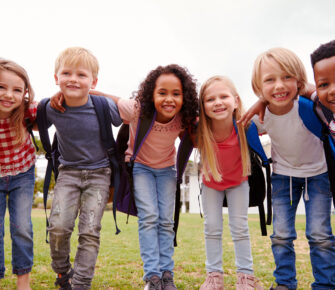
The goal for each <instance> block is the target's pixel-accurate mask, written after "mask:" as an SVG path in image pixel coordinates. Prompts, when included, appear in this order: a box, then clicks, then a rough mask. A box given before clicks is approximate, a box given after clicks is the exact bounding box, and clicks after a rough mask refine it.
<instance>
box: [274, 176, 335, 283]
mask: <svg viewBox="0 0 335 290" xmlns="http://www.w3.org/2000/svg"><path fill="white" fill-rule="evenodd" d="M291 178H292V185H291V186H292V201H290V177H289V176H284V175H279V174H273V175H272V205H273V235H271V241H272V252H273V256H274V259H275V263H276V269H275V271H274V273H273V274H274V276H275V278H276V282H277V283H278V284H282V285H286V286H287V287H288V288H289V289H296V288H297V280H296V268H295V252H294V246H293V241H294V240H295V239H296V238H297V233H296V230H295V216H296V210H297V206H298V203H299V200H300V197H301V194H302V193H303V192H305V186H306V184H307V192H308V198H307V199H306V196H305V194H304V202H305V209H306V237H307V239H308V243H309V247H310V258H311V263H312V269H313V275H314V279H315V281H314V283H313V284H312V289H335V238H334V236H333V234H332V229H331V202H332V195H331V193H330V189H329V180H328V174H327V173H323V174H320V175H317V176H313V177H308V178H298V177H291ZM291 202H292V204H291Z"/></svg>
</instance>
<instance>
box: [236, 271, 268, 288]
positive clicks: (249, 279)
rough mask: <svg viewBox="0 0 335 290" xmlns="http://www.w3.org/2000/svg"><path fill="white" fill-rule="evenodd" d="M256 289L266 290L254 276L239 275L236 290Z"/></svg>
mask: <svg viewBox="0 0 335 290" xmlns="http://www.w3.org/2000/svg"><path fill="white" fill-rule="evenodd" d="M255 288H256V289H258V290H263V289H264V288H263V287H262V286H261V284H260V283H259V280H258V279H257V278H256V277H255V276H254V275H249V274H245V273H240V272H238V273H237V283H236V290H254V289H255Z"/></svg>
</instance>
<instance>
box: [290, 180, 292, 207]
mask: <svg viewBox="0 0 335 290" xmlns="http://www.w3.org/2000/svg"><path fill="white" fill-rule="evenodd" d="M290 204H291V206H292V176H290Z"/></svg>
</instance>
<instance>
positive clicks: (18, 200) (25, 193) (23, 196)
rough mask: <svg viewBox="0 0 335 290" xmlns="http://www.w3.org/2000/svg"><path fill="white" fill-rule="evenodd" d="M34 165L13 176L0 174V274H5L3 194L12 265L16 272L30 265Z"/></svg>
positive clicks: (20, 271) (19, 273)
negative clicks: (7, 220) (7, 213)
mask: <svg viewBox="0 0 335 290" xmlns="http://www.w3.org/2000/svg"><path fill="white" fill-rule="evenodd" d="M34 183H35V166H32V167H31V168H30V169H29V170H28V171H26V172H23V173H20V174H18V175H15V176H10V175H7V176H4V177H0V278H3V277H4V275H5V253H4V235H5V213H6V206H7V202H6V196H7V195H8V211H9V221H10V234H11V238H12V268H13V273H14V274H16V275H23V274H26V273H29V272H30V271H31V268H32V266H33V259H34V249H33V225H32V222H31V208H32V205H33V196H34Z"/></svg>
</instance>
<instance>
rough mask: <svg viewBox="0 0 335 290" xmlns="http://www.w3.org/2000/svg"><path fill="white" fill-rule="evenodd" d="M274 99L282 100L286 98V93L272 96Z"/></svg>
mask: <svg viewBox="0 0 335 290" xmlns="http://www.w3.org/2000/svg"><path fill="white" fill-rule="evenodd" d="M273 96H274V97H275V98H282V97H285V96H286V93H282V94H276V95H273Z"/></svg>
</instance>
